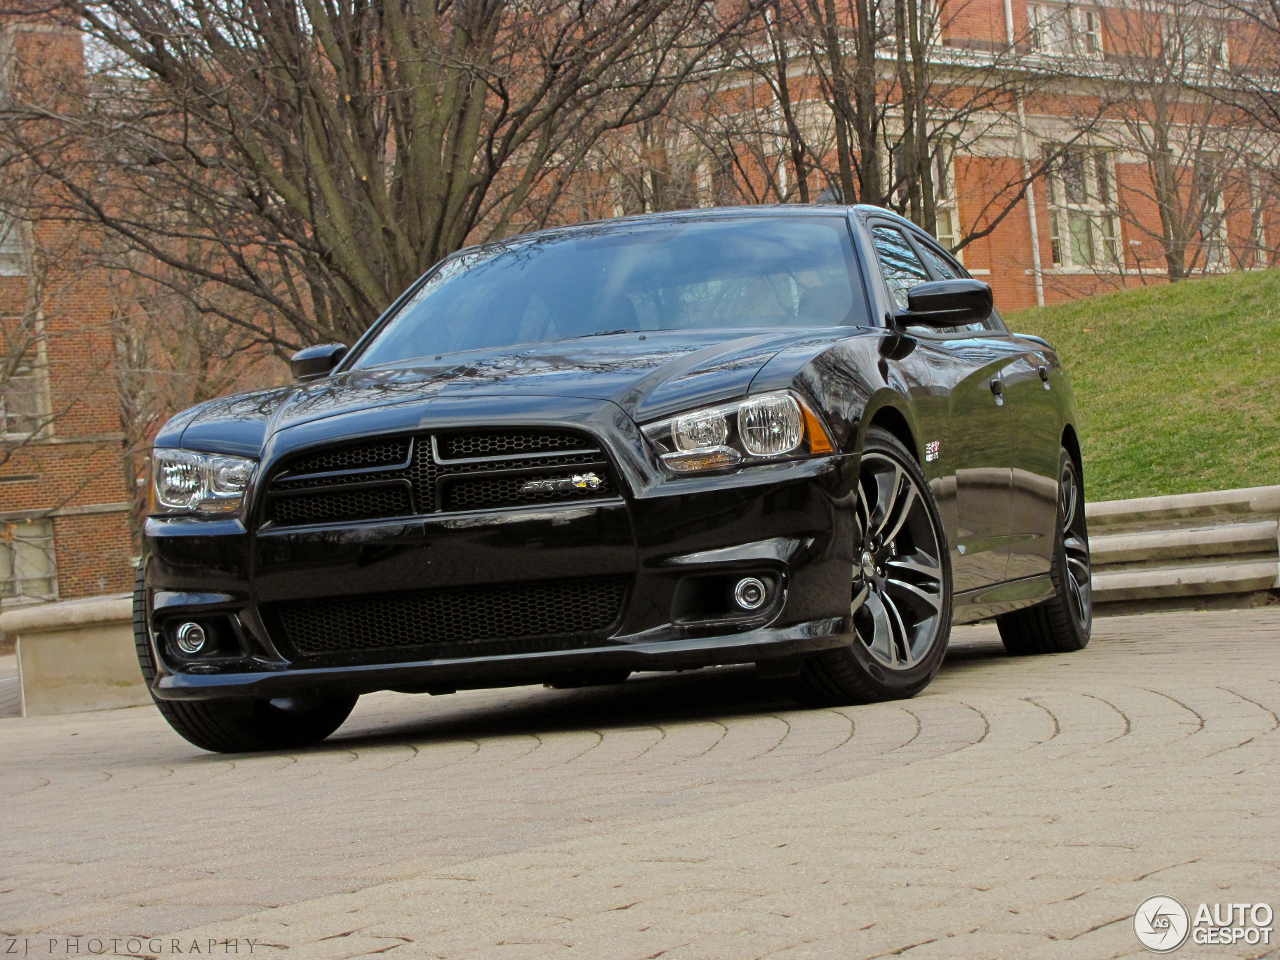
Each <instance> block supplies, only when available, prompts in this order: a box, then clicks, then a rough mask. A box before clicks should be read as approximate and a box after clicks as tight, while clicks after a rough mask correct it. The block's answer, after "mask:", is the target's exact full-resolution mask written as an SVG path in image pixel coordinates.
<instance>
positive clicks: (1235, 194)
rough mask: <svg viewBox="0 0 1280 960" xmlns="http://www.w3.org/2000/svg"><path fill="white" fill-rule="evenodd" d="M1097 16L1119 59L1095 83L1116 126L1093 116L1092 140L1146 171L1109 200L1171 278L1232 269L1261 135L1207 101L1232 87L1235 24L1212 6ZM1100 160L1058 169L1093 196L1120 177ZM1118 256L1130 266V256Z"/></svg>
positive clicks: (1140, 5)
mask: <svg viewBox="0 0 1280 960" xmlns="http://www.w3.org/2000/svg"><path fill="white" fill-rule="evenodd" d="M1099 16H1100V17H1101V21H1102V23H1103V24H1104V25H1105V27H1106V30H1107V33H1108V35H1109V36H1110V38H1111V42H1112V44H1113V45H1114V50H1113V53H1112V56H1111V61H1110V66H1111V68H1112V69H1110V70H1107V71H1105V73H1104V74H1103V75H1102V76H1101V77H1100V78H1099V80H1098V83H1097V86H1096V89H1097V92H1098V101H1099V102H1100V103H1102V104H1103V113H1104V114H1105V115H1106V117H1107V122H1106V123H1102V124H1099V123H1096V122H1095V120H1094V118H1095V117H1096V113H1095V112H1094V111H1093V110H1091V111H1090V115H1089V117H1088V121H1089V123H1090V126H1091V127H1092V128H1093V129H1094V135H1093V137H1092V139H1093V141H1094V142H1095V143H1098V144H1104V145H1106V146H1108V147H1111V148H1113V150H1114V151H1115V152H1116V153H1118V154H1121V155H1129V156H1134V157H1136V158H1138V161H1139V166H1140V168H1141V175H1139V176H1129V177H1125V178H1124V179H1123V181H1122V182H1119V183H1116V184H1114V185H1113V186H1111V187H1110V190H1111V191H1112V192H1113V193H1114V197H1113V198H1112V197H1106V198H1100V199H1102V200H1105V201H1106V203H1108V204H1111V203H1114V205H1115V208H1116V210H1117V212H1118V214H1119V216H1120V218H1121V219H1122V220H1123V221H1124V223H1125V226H1126V227H1127V231H1128V234H1129V236H1130V238H1131V241H1130V242H1131V243H1132V244H1134V245H1135V246H1137V245H1142V244H1144V241H1145V244H1154V245H1155V246H1156V247H1157V248H1158V249H1159V251H1160V257H1161V259H1162V260H1163V265H1164V271H1165V273H1166V275H1167V277H1168V279H1169V280H1170V281H1173V282H1176V281H1178V280H1182V279H1184V278H1186V277H1187V276H1188V275H1189V274H1190V273H1191V272H1192V271H1195V270H1203V269H1210V270H1215V269H1218V270H1220V269H1228V268H1229V267H1230V266H1232V264H1231V262H1230V250H1231V246H1232V244H1231V242H1230V240H1231V238H1230V237H1229V236H1228V221H1229V219H1230V217H1231V216H1232V215H1233V214H1234V213H1236V212H1237V210H1239V209H1240V208H1242V207H1243V208H1247V207H1248V206H1249V205H1250V201H1251V197H1250V191H1249V189H1247V187H1246V188H1244V189H1241V186H1242V183H1241V181H1240V177H1241V175H1242V174H1243V173H1244V167H1245V166H1246V165H1247V162H1248V158H1249V157H1250V156H1251V155H1254V154H1256V152H1257V151H1258V149H1259V148H1260V145H1261V144H1260V136H1261V134H1262V131H1260V130H1259V128H1258V126H1257V124H1256V123H1253V122H1251V120H1250V118H1249V117H1248V116H1247V115H1246V114H1245V113H1244V112H1242V111H1240V110H1238V109H1235V108H1233V107H1229V106H1224V104H1223V103H1222V102H1220V101H1219V100H1218V99H1216V98H1215V97H1214V96H1212V95H1211V93H1210V92H1211V91H1214V90H1217V89H1221V88H1223V87H1224V86H1225V87H1228V88H1229V87H1230V86H1232V85H1233V81H1232V77H1231V73H1230V47H1229V43H1228V24H1227V22H1226V20H1225V19H1224V18H1223V16H1222V15H1221V13H1220V12H1218V11H1215V10H1214V9H1212V8H1210V7H1209V6H1207V5H1205V4H1203V3H1200V2H1179V3H1172V4H1171V3H1169V2H1167V0H1116V2H1114V3H1111V4H1109V5H1107V6H1106V7H1104V8H1102V9H1101V10H1100V13H1099ZM1102 163H1103V160H1102V159H1100V158H1087V157H1085V156H1084V154H1083V153H1076V154H1073V155H1069V156H1068V157H1067V158H1066V159H1064V161H1063V163H1062V164H1060V165H1059V167H1058V169H1057V174H1058V176H1057V180H1058V182H1059V189H1060V190H1061V191H1063V192H1064V194H1066V193H1072V192H1074V193H1076V194H1079V195H1080V196H1082V197H1084V196H1085V195H1086V194H1087V193H1088V191H1089V190H1090V189H1091V186H1090V184H1091V183H1092V184H1094V186H1093V187H1092V189H1099V188H1102V187H1105V185H1106V183H1107V181H1108V180H1111V179H1113V178H1112V175H1110V174H1107V173H1103V172H1101V167H1100V166H1099V167H1098V168H1097V170H1094V171H1093V172H1092V173H1091V172H1090V170H1091V169H1092V168H1091V167H1090V165H1091V164H1092V165H1098V164H1102ZM1091 177H1092V180H1091V179H1090V178H1091ZM1152 210H1154V211H1155V213H1156V217H1154V218H1153V217H1152V216H1151V215H1150V212H1151V211H1152ZM1064 242H1067V241H1066V240H1064ZM1236 246H1239V244H1236ZM1112 256H1113V259H1116V260H1118V261H1119V262H1120V263H1121V265H1123V260H1124V253H1123V252H1121V251H1118V249H1117V250H1116V252H1115V253H1114V254H1113V255H1112ZM1130 256H1132V254H1131V255H1130Z"/></svg>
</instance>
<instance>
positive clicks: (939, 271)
mask: <svg viewBox="0 0 1280 960" xmlns="http://www.w3.org/2000/svg"><path fill="white" fill-rule="evenodd" d="M919 246H920V253H921V255H923V256H924V262H925V263H927V264H928V265H929V269H930V270H932V271H933V273H934V275H935V276H936V277H937V278H938V279H939V280H958V279H959V278H960V277H967V276H968V275H969V274H967V273H965V272H964V271H963V270H961V269H960V268H959V267H957V266H956V265H955V264H953V263H952V262H951V260H950V258H948V257H944V256H943V255H942V254H941V253H940V252H938V251H937V250H934V249H933V248H932V247H931V246H929V245H928V244H927V243H921V244H920V245H919Z"/></svg>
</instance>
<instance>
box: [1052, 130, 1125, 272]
mask: <svg viewBox="0 0 1280 960" xmlns="http://www.w3.org/2000/svg"><path fill="white" fill-rule="evenodd" d="M1045 150H1046V153H1052V152H1054V148H1051V147H1046V148H1045ZM1048 169H1049V183H1048V186H1049V239H1050V244H1051V247H1052V251H1053V265H1054V266H1055V267H1096V266H1102V265H1104V264H1112V265H1117V266H1118V265H1119V264H1120V222H1119V216H1118V214H1117V212H1116V202H1115V168H1114V165H1113V158H1112V157H1111V155H1110V154H1109V153H1108V152H1107V151H1104V150H1095V149H1093V148H1090V147H1068V148H1067V149H1066V150H1065V151H1062V153H1061V154H1060V156H1058V157H1057V158H1056V159H1054V160H1052V162H1051V163H1050V164H1049V167H1048Z"/></svg>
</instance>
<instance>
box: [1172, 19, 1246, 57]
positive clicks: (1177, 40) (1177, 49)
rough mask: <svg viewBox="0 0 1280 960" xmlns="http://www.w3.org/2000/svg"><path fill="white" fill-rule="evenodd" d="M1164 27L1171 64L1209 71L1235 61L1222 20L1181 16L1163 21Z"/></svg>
mask: <svg viewBox="0 0 1280 960" xmlns="http://www.w3.org/2000/svg"><path fill="white" fill-rule="evenodd" d="M1160 30H1161V41H1162V44H1163V47H1164V56H1165V59H1166V60H1167V61H1168V62H1169V63H1171V64H1175V65H1178V66H1182V67H1186V68H1189V69H1192V70H1209V69H1212V68H1214V67H1226V66H1228V65H1229V64H1230V62H1231V48H1230V46H1229V45H1228V43H1227V36H1226V31H1225V30H1223V28H1222V26H1221V25H1220V24H1218V23H1214V22H1212V21H1209V20H1204V19H1192V18H1190V17H1179V18H1175V19H1171V20H1163V21H1161V24H1160Z"/></svg>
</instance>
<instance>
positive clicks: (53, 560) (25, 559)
mask: <svg viewBox="0 0 1280 960" xmlns="http://www.w3.org/2000/svg"><path fill="white" fill-rule="evenodd" d="M0 551H3V552H4V554H5V557H6V559H3V560H0V564H2V565H3V567H5V568H7V575H6V576H5V577H4V578H3V579H0V596H3V597H4V602H5V604H6V605H8V606H12V605H14V604H15V603H17V604H21V603H23V602H29V603H36V602H41V601H48V600H57V599H58V560H57V550H56V546H55V541H54V527H53V520H52V519H49V518H45V519H42V520H0ZM29 574H36V575H35V576H31V575H29ZM36 584H43V585H44V586H45V587H47V589H46V590H44V591H40V590H36V589H34V587H35V585H36Z"/></svg>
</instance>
